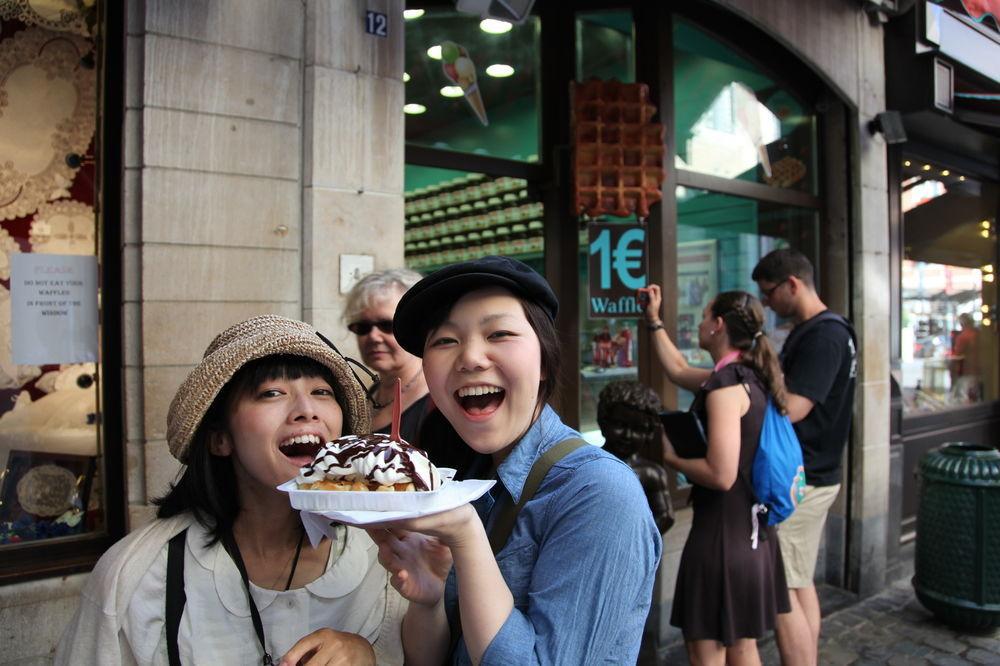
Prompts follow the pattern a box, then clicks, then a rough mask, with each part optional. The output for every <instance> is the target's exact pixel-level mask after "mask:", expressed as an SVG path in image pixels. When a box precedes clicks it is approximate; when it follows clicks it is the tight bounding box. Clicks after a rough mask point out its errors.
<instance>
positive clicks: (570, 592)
mask: <svg viewBox="0 0 1000 666" xmlns="http://www.w3.org/2000/svg"><path fill="white" fill-rule="evenodd" d="M557 309H558V302H557V301H556V298H555V295H554V294H553V293H552V290H551V288H550V287H549V285H548V283H546V282H545V280H544V279H543V278H542V277H541V276H540V275H538V274H537V273H535V272H534V271H533V270H531V268H529V267H528V266H526V265H525V264H522V263H520V262H518V261H514V260H512V259H507V258H502V257H487V258H484V259H480V260H476V261H471V262H465V263H462V264H456V265H453V266H449V267H446V268H443V269H441V270H439V271H437V272H435V273H433V274H431V275H430V276H428V277H426V278H424V279H423V280H422V281H421V282H419V283H417V284H416V285H415V286H414V287H413V288H411V289H410V290H409V291H408V292H407V293H406V294H405V295H404V296H403V298H402V300H401V301H400V303H399V305H398V306H397V309H396V316H395V320H394V322H393V328H394V330H395V331H396V339H397V340H398V341H399V343H400V344H401V345H402V346H403V348H405V349H406V350H407V351H409V352H410V353H412V354H415V355H417V356H421V357H422V358H423V367H424V376H425V377H426V380H427V386H428V388H429V390H430V394H431V398H432V399H433V400H434V403H435V405H436V406H437V408H438V409H439V410H440V412H441V414H442V415H443V416H444V417H445V418H447V420H448V422H449V423H450V425H451V426H452V427H453V428H454V431H455V432H456V433H457V435H458V436H459V437H460V438H461V440H462V441H461V442H456V443H454V444H453V445H455V446H468V447H470V448H471V449H473V450H474V451H476V452H478V453H481V454H487V455H489V456H490V459H491V461H492V468H493V469H492V473H493V474H494V475H495V478H496V479H497V484H496V485H495V486H494V487H493V489H492V490H491V492H490V493H489V494H487V495H484V496H483V497H481V498H480V499H479V500H476V502H474V503H473V504H472V505H469V504H466V505H464V506H462V507H459V508H457V509H453V510H450V511H447V512H444V513H439V514H435V515H431V516H424V517H421V518H415V519H411V520H408V521H400V522H396V523H389V524H386V525H383V526H381V527H384V528H385V529H373V530H371V533H372V536H373V538H374V539H375V540H376V542H378V543H379V559H380V561H381V562H382V563H383V565H384V566H385V567H386V568H387V569H388V570H389V571H390V572H392V574H393V576H392V579H391V580H392V584H393V585H394V586H395V587H396V589H398V590H399V591H400V593H401V594H402V595H403V596H404V597H406V598H407V599H409V600H410V607H409V610H408V612H407V615H406V618H405V620H404V624H403V645H404V651H405V654H406V661H407V663H408V664H424V663H427V664H440V663H442V662H443V661H448V662H450V663H456V664H469V663H481V664H529V663H559V664H584V663H597V662H602V663H603V662H615V663H617V662H621V663H635V660H636V657H637V654H638V651H639V642H640V639H641V635H642V628H643V624H644V621H645V619H646V614H647V611H648V610H649V603H650V592H651V589H652V585H653V577H654V574H655V571H656V567H657V564H658V562H659V558H660V550H661V540H660V535H659V533H658V531H657V529H656V526H655V524H654V523H653V520H652V517H651V515H650V513H649V509H648V507H647V506H646V500H645V497H644V496H643V492H642V488H641V487H640V485H639V483H638V481H637V480H636V477H635V475H634V474H633V473H632V471H631V469H630V468H629V467H628V466H627V465H626V464H624V463H623V462H622V461H620V460H618V459H617V458H615V457H614V456H612V455H610V454H609V453H607V452H605V451H604V450H602V449H600V448H598V447H595V446H590V445H588V444H586V443H585V442H583V440H581V439H580V435H579V433H578V432H576V431H575V430H573V429H572V428H570V427H568V426H566V425H564V424H563V423H562V421H561V420H560V418H559V416H558V415H557V414H556V413H555V411H553V410H552V408H551V407H549V406H547V405H546V401H547V400H548V399H549V398H550V397H551V395H552V393H553V391H554V390H555V388H556V384H557V379H558V376H559V347H560V344H559V339H558V337H557V334H556V330H555V324H554V320H555V317H556V313H557ZM423 445H425V446H427V445H428V443H423Z"/></svg>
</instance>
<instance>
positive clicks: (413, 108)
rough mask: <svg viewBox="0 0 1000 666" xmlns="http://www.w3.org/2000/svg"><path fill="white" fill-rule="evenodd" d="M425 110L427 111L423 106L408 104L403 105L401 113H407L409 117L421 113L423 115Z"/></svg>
mask: <svg viewBox="0 0 1000 666" xmlns="http://www.w3.org/2000/svg"><path fill="white" fill-rule="evenodd" d="M426 110H427V107H426V106H424V105H423V104H414V103H412V102H411V103H410V104H404V105H403V113H408V114H410V115H411V116H416V115H420V114H421V113H423V112H424V111H426Z"/></svg>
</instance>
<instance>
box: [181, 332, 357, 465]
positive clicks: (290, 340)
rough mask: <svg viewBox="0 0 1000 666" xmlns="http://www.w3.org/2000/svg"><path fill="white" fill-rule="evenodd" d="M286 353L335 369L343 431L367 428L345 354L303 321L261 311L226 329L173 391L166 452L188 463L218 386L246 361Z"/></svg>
mask: <svg viewBox="0 0 1000 666" xmlns="http://www.w3.org/2000/svg"><path fill="white" fill-rule="evenodd" d="M277 354H290V355H294V356H305V357H306V358H310V359H312V360H314V361H317V362H319V363H321V364H323V365H325V366H326V367H327V368H329V369H330V372H332V373H333V377H334V380H335V385H334V386H333V391H334V394H335V395H336V396H337V402H338V403H340V407H341V409H342V410H343V412H344V434H345V435H346V434H358V435H362V434H368V433H369V432H371V411H370V409H369V407H368V401H367V400H366V398H365V391H364V388H363V387H362V386H361V384H360V382H359V381H358V380H357V379H356V378H355V376H354V373H353V372H352V371H351V368H350V366H349V365H348V364H347V362H346V361H345V360H344V357H343V356H342V355H341V354H340V353H339V352H337V351H335V350H334V349H333V348H332V347H331V346H329V345H328V344H327V343H325V342H324V341H323V340H322V339H321V338H320V337H319V335H318V334H317V332H316V330H315V329H314V328H313V327H312V326H309V325H308V324H305V323H303V322H301V321H295V320H294V319H286V318H284V317H276V316H273V315H265V316H262V317H253V318H252V319H247V320H246V321H243V322H240V323H239V324H236V325H234V326H231V327H229V328H227V329H226V330H225V331H223V332H222V333H220V334H219V335H218V336H216V338H215V340H213V341H212V344H210V345H209V346H208V349H206V350H205V355H204V357H203V358H202V360H201V363H199V364H198V366H197V367H195V369H194V370H192V371H191V373H190V374H189V375H188V376H187V379H185V380H184V383H183V384H181V386H180V388H179V389H177V394H176V395H175V396H174V399H173V400H172V401H171V402H170V411H169V412H168V413H167V443H168V445H169V447H170V453H171V454H172V455H173V456H174V457H175V458H177V459H178V460H179V461H181V462H182V463H186V462H187V455H188V449H189V448H190V446H191V438H192V437H193V436H194V433H195V431H196V430H197V429H198V426H199V425H200V424H201V420H202V419H203V418H204V417H205V413H206V412H207V411H208V408H209V407H210V406H211V405H212V402H213V401H214V400H215V397H216V396H217V395H219V391H221V390H222V387H223V386H225V385H226V383H227V382H228V381H229V380H230V379H232V378H233V375H234V374H236V371H237V370H239V369H240V368H242V367H243V366H244V365H246V364H247V363H249V362H250V361H253V360H256V359H259V358H263V357H265V356H273V355H277Z"/></svg>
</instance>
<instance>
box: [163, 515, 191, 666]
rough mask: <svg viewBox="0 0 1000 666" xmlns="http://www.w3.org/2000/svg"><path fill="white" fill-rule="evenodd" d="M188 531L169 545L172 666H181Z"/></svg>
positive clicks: (168, 618) (168, 619)
mask: <svg viewBox="0 0 1000 666" xmlns="http://www.w3.org/2000/svg"><path fill="white" fill-rule="evenodd" d="M186 540H187V530H186V529H185V530H182V531H181V532H179V533H178V534H175V535H174V536H173V537H172V538H171V539H170V541H169V542H168V543H167V609H166V610H167V612H166V629H167V660H168V661H169V663H170V666H181V658H180V652H179V651H178V648H177V634H178V632H179V631H180V627H181V615H183V614H184V604H186V603H187V594H185V592H184V544H185V541H186Z"/></svg>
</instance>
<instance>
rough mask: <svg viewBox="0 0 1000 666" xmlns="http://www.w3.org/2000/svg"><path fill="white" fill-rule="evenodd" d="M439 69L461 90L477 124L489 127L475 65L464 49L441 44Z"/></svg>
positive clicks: (460, 46)
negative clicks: (474, 115)
mask: <svg viewBox="0 0 1000 666" xmlns="http://www.w3.org/2000/svg"><path fill="white" fill-rule="evenodd" d="M441 69H442V70H443V71H444V75H445V76H446V77H447V78H448V80H449V81H451V82H452V83H454V84H455V85H457V86H458V87H459V88H461V89H462V93H463V94H464V95H465V101H466V102H468V104H469V106H470V107H471V108H472V111H473V113H475V114H476V118H479V122H481V123H482V124H483V125H484V126H486V125H489V124H490V121H489V119H488V118H487V117H486V106H485V105H484V104H483V96H482V95H481V94H480V93H479V84H478V83H477V82H476V64H475V63H474V62H472V58H470V57H469V52H468V51H466V50H465V47H464V46H462V45H461V44H456V43H455V42H444V43H443V44H441Z"/></svg>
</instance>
